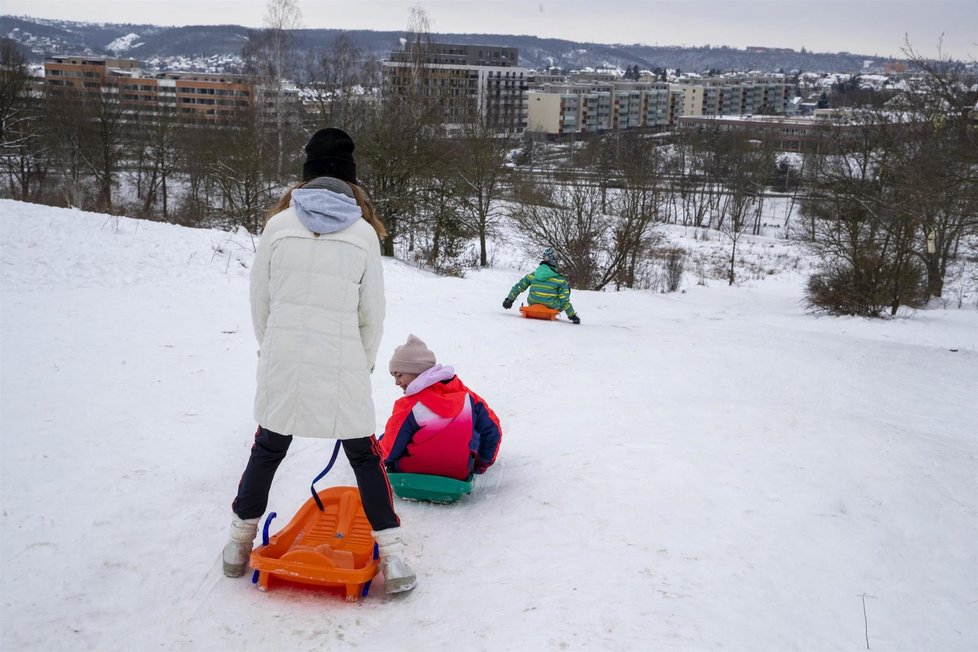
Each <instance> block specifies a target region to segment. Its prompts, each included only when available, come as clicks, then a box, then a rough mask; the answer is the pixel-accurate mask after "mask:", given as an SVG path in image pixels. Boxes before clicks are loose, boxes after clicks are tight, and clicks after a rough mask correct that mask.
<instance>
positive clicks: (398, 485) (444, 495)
mask: <svg viewBox="0 0 978 652" xmlns="http://www.w3.org/2000/svg"><path fill="white" fill-rule="evenodd" d="M387 477H388V478H390V481H391V487H393V489H394V493H396V494H397V495H398V496H400V497H401V498H404V499H406V500H426V501H428V502H430V503H454V502H456V501H458V499H459V498H461V497H462V496H463V495H464V494H468V493H472V476H469V479H468V480H456V479H455V478H445V477H443V476H440V475H426V474H424V473H388V474H387Z"/></svg>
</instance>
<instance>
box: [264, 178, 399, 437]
mask: <svg viewBox="0 0 978 652" xmlns="http://www.w3.org/2000/svg"><path fill="white" fill-rule="evenodd" d="M251 316H252V322H253V324H254V327H255V336H256V337H257V338H258V343H259V346H260V351H259V358H258V388H257V392H256V395H255V419H256V420H257V422H258V423H259V424H260V425H262V426H264V427H265V428H268V429H269V430H272V431H273V432H277V433H280V434H283V435H299V436H303V437H328V438H336V439H350V438H353V437H366V436H369V435H371V434H373V433H374V427H375V425H376V417H375V414H374V404H373V397H372V396H371V386H370V373H371V372H372V371H373V367H374V362H375V360H376V358H377V349H378V347H379V345H380V338H381V334H382V332H383V323H384V277H383V270H382V268H381V263H380V243H379V241H378V238H377V233H376V232H375V231H374V229H373V227H371V226H370V225H369V224H368V223H367V222H366V221H365V220H363V219H362V214H361V211H360V208H359V206H357V204H356V201H355V200H354V199H353V198H352V197H347V196H346V195H343V194H340V193H337V192H333V191H331V190H327V189H314V190H309V189H305V188H300V189H297V190H295V191H294V192H293V193H292V205H291V206H290V207H289V208H288V209H286V210H284V211H282V212H281V213H278V214H277V215H275V216H273V217H272V218H271V219H270V220H269V221H268V224H267V225H266V226H265V231H264V233H263V234H262V239H261V243H260V244H259V246H258V252H257V254H256V256H255V263H254V267H253V268H252V270H251Z"/></svg>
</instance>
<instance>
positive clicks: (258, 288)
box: [224, 128, 416, 593]
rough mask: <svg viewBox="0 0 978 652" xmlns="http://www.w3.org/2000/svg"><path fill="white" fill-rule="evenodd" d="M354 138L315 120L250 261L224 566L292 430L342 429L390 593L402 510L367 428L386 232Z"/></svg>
mask: <svg viewBox="0 0 978 652" xmlns="http://www.w3.org/2000/svg"><path fill="white" fill-rule="evenodd" d="M353 150H354V144H353V141H352V140H351V139H350V137H349V136H348V135H347V134H346V133H345V132H343V131H341V130H339V129H332V128H330V129H321V130H320V131H318V132H316V133H315V134H314V135H313V137H312V139H310V141H309V143H308V144H307V145H306V148H305V151H306V161H305V164H304V165H303V170H302V171H303V175H302V176H303V182H302V183H300V184H299V185H298V186H296V187H295V188H293V189H291V190H290V191H288V192H286V193H285V195H284V196H283V197H282V199H281V200H280V201H279V204H278V205H277V206H276V207H275V208H273V209H272V211H271V217H270V218H269V220H268V222H267V223H266V225H265V229H264V231H263V233H262V239H261V243H260V244H259V246H258V252H257V254H256V256H255V262H254V266H253V267H252V271H251V314H252V322H253V325H254V328H255V336H256V337H257V338H258V344H259V347H260V349H259V358H258V388H257V392H256V396H255V419H256V421H257V422H258V423H259V424H260V425H259V427H258V432H257V433H256V434H255V443H254V445H253V446H252V448H251V456H250V458H249V460H248V465H247V467H246V468H245V472H244V474H243V475H242V477H241V481H240V483H239V485H238V493H237V496H236V497H235V499H234V502H233V503H232V506H231V508H232V511H233V515H232V521H231V536H230V541H229V542H228V544H227V545H226V546H225V548H224V573H225V575H227V576H229V577H240V576H241V575H243V574H244V571H245V566H246V564H247V562H248V558H249V556H250V554H251V550H252V545H253V542H254V538H255V535H256V534H257V529H258V521H259V518H260V517H261V515H262V514H263V513H264V512H265V509H266V507H267V506H268V492H269V490H270V488H271V483H272V479H273V477H274V475H275V471H276V469H277V468H278V465H279V464H280V463H281V461H282V459H284V458H285V454H286V452H287V451H288V448H289V445H290V444H291V442H292V436H293V435H298V436H300V437H327V438H331V439H340V440H342V442H343V450H344V452H345V453H346V456H347V458H348V459H349V460H350V464H351V466H352V467H353V471H354V473H355V474H356V478H357V485H358V486H359V489H360V497H361V500H362V503H363V509H364V512H365V513H366V515H367V518H368V520H369V521H370V524H371V526H372V528H373V530H374V533H373V534H374V538H375V539H376V540H377V544H378V548H379V551H380V558H381V572H382V573H383V574H384V585H385V590H386V591H387V592H389V593H393V592H398V591H407V590H409V589H411V588H413V587H414V585H415V582H416V578H415V574H414V572H413V571H412V570H411V569H410V568H409V567H408V566H407V564H406V563H404V561H403V560H402V558H401V556H402V549H403V545H402V543H401V536H400V520H399V519H398V517H397V514H396V513H395V512H394V506H393V493H392V491H391V487H390V482H389V480H388V479H387V473H386V471H385V469H384V465H383V461H382V457H381V455H380V448H379V445H378V443H377V440H376V438H375V437H374V426H375V424H376V418H375V414H374V404H373V398H372V395H371V384H370V374H371V372H372V371H373V368H374V362H375V360H376V358H377V349H378V348H379V345H380V338H381V334H382V332H383V322H384V278H383V270H382V268H381V262H380V238H382V237H384V236H386V235H387V231H386V230H385V229H384V226H383V225H382V224H381V223H380V221H379V220H378V219H377V218H376V216H375V215H374V212H373V208H372V206H371V205H370V202H369V201H368V200H367V197H366V194H365V193H364V192H363V190H362V189H361V188H360V187H359V186H358V185H357V183H356V162H355V161H354V158H353Z"/></svg>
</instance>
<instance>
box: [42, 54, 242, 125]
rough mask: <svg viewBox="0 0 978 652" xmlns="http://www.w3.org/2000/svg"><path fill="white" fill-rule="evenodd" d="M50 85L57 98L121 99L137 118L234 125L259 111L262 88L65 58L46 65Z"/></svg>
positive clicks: (104, 60) (226, 77)
mask: <svg viewBox="0 0 978 652" xmlns="http://www.w3.org/2000/svg"><path fill="white" fill-rule="evenodd" d="M44 83H45V86H47V87H48V88H49V89H52V90H53V92H54V93H55V94H59V93H71V92H78V91H82V90H86V91H94V90H100V91H101V92H106V93H114V94H117V96H118V98H119V99H120V100H121V101H123V102H125V103H127V105H128V107H129V108H130V109H131V110H132V111H135V112H137V113H154V112H161V111H172V112H175V113H177V114H179V115H183V116H186V117H193V118H201V119H204V120H229V119H232V118H233V117H234V116H236V115H239V114H241V113H242V112H247V111H250V110H251V109H252V108H254V102H255V95H256V84H255V80H254V79H253V78H251V77H248V76H246V75H234V74H229V73H199V72H161V73H152V74H149V73H145V72H143V71H142V70H141V69H140V67H139V61H138V60H136V59H113V58H108V57H80V56H64V57H49V58H47V59H45V61H44Z"/></svg>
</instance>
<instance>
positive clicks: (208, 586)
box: [0, 200, 978, 651]
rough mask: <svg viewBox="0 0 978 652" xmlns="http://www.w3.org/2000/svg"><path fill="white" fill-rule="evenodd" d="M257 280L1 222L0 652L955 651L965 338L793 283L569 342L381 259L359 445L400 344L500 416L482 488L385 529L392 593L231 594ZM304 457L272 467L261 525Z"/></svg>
mask: <svg viewBox="0 0 978 652" xmlns="http://www.w3.org/2000/svg"><path fill="white" fill-rule="evenodd" d="M252 256H253V243H252V241H251V239H250V237H249V236H247V234H244V233H238V234H226V233H222V232H217V231H204V230H192V229H185V228H180V227H175V226H169V225H162V224H157V223H150V222H141V221H135V220H129V219H125V218H123V219H117V218H110V217H107V216H103V215H95V214H90V213H82V212H78V211H69V210H64V209H54V208H48V207H41V206H35V205H29V204H21V203H17V202H12V201H6V200H2V201H0V343H2V348H0V364H2V367H0V372H2V373H0V435H2V440H0V472H2V475H0V480H2V487H0V489H2V492H0V494H2V498H0V500H2V521H0V526H2V530H0V534H2V541H0V546H2V547H0V561H2V566H0V582H2V585H0V586H2V600H0V605H2V614H0V615H2V617H0V648H2V649H3V650H5V651H8V650H9V651H13V650H152V649H163V650H236V651H237V650H323V649H330V650H344V649H353V648H358V649H368V650H418V649H436V650H544V649H546V650H549V649H588V650H625V649H628V650H635V649H643V650H644V649H677V650H701V649H728V650H860V649H865V645H866V638H867V635H868V639H869V643H870V644H871V648H872V649H873V650H934V651H945V650H974V649H976V647H978V618H976V612H978V595H976V593H978V513H976V503H978V485H976V477H978V474H976V470H978V464H976V458H978V413H976V407H975V398H974V397H975V396H976V389H978V311H975V310H974V309H973V308H972V309H970V310H968V309H965V310H930V311H922V312H917V313H915V314H913V315H912V316H910V317H906V318H901V319H897V320H892V321H869V320H863V319H831V318H825V317H822V318H817V317H813V316H810V315H807V314H805V313H804V312H803V311H802V309H801V307H800V305H799V301H798V299H799V297H800V293H801V287H802V285H803V277H801V276H800V275H798V276H795V275H792V274H790V273H784V274H781V275H776V276H772V277H770V278H768V279H767V280H764V281H759V282H754V283H750V284H748V285H747V286H745V287H734V288H727V287H725V286H722V285H720V284H715V285H714V286H707V287H702V286H698V285H695V284H692V283H691V284H688V285H687V291H686V293H684V294H671V295H657V294H651V293H645V292H622V293H595V292H583V291H575V292H574V294H573V297H572V298H573V300H574V304H575V307H576V308H577V310H578V312H579V313H580V314H581V316H582V319H583V324H582V325H581V326H573V325H571V324H569V323H567V322H566V321H562V322H557V323H544V322H534V321H529V320H523V319H520V318H518V317H517V313H516V312H515V310H513V311H504V310H503V309H502V308H501V306H500V302H501V301H502V298H503V297H504V296H505V294H506V292H507V291H508V290H509V287H510V286H511V285H512V284H513V283H514V282H515V281H516V280H517V279H518V278H519V276H520V275H521V274H522V273H525V271H527V270H525V269H495V270H491V271H485V272H478V273H473V274H471V275H470V277H469V278H468V279H451V278H439V277H436V276H433V275H431V274H428V273H425V272H421V271H418V270H416V269H414V268H412V267H410V266H408V265H405V264H403V263H401V262H397V261H385V275H386V282H387V296H388V319H387V323H386V330H385V335H384V341H383V344H382V346H381V359H380V360H379V362H378V369H379V371H378V373H377V374H375V376H374V393H375V400H376V404H377V406H378V414H377V428H378V430H380V429H382V427H383V424H384V422H385V421H386V418H387V416H388V412H387V410H388V409H389V407H390V405H391V404H392V403H393V401H394V400H395V399H396V398H397V397H398V395H399V394H398V391H397V388H396V387H395V386H394V384H393V382H392V380H391V379H390V377H389V376H387V375H386V374H385V373H383V370H384V369H385V368H386V362H387V359H388V358H389V356H390V354H391V352H392V351H393V348H394V347H395V346H396V345H398V344H400V343H402V342H403V341H404V339H405V338H406V336H407V334H408V333H411V332H413V333H415V334H417V335H419V336H420V337H421V338H422V339H424V340H425V341H426V342H427V343H428V344H429V346H431V348H432V349H433V350H434V351H435V352H436V354H437V355H438V358H439V361H440V362H445V363H449V364H453V365H454V366H455V367H456V369H457V371H458V373H459V375H460V377H461V378H462V379H463V380H464V381H465V382H466V383H467V384H468V385H470V386H471V387H472V388H473V389H474V390H475V391H477V392H479V393H480V394H481V395H482V396H483V397H484V398H485V399H486V400H487V401H488V402H489V403H490V405H491V406H492V407H493V408H494V409H495V411H496V412H497V413H498V415H499V417H500V419H501V420H502V424H503V431H504V439H503V444H502V449H501V452H500V457H499V461H498V463H497V464H496V466H495V467H493V468H492V469H491V470H490V472H489V473H487V474H486V476H483V477H482V478H479V481H478V482H477V485H476V488H475V491H474V493H473V494H472V495H471V496H469V497H467V498H466V499H465V500H463V502H461V503H460V504H457V505H454V506H432V505H426V504H421V503H407V502H398V509H399V513H400V515H401V518H402V521H403V523H404V526H405V529H406V530H407V539H408V540H407V543H408V552H409V559H410V561H411V563H412V565H413V566H414V567H415V568H416V570H417V571H418V575H419V585H418V587H417V589H416V590H415V591H414V592H413V593H411V594H410V595H407V596H400V597H395V598H388V597H386V596H384V595H383V593H381V592H380V591H379V590H375V591H374V592H373V593H372V594H371V595H370V596H369V597H368V598H366V599H365V600H363V601H362V602H361V603H359V604H354V605H350V604H347V603H345V602H343V600H342V598H341V597H338V595H333V594H323V593H320V592H315V591H312V590H309V589H302V588H296V589H289V588H275V587H273V589H272V590H271V591H269V592H268V593H262V592H260V591H258V590H257V589H255V588H254V587H253V586H252V585H251V584H250V583H249V581H248V579H247V578H243V579H241V580H231V579H227V578H224V577H223V576H222V575H221V570H220V563H219V552H220V549H221V548H222V546H223V544H224V542H225V537H226V534H227V525H228V517H229V503H230V500H231V498H232V497H233V493H234V489H235V485H236V483H237V479H238V477H239V475H240V473H241V471H242V469H243V467H244V463H245V461H246V459H247V456H248V448H249V446H250V440H251V436H252V433H253V431H254V427H255V424H254V423H253V421H252V417H251V401H252V392H253V389H254V367H255V350H256V344H255V341H254V336H253V334H252V331H251V325H250V319H249V311H248V299H247V294H248V269H247V268H248V266H249V265H250V262H251V259H252ZM331 450H332V442H330V441H318V440H308V439H296V441H295V442H294V444H293V446H292V450H291V451H290V454H289V456H288V458H286V460H285V462H284V463H283V465H282V467H281V468H280V471H279V474H278V477H277V479H276V483H275V485H274V487H273V490H272V495H271V501H270V510H274V511H277V512H278V513H279V515H280V517H288V516H291V514H292V513H293V512H294V511H295V509H297V508H298V506H299V505H300V504H301V503H302V502H303V501H305V499H306V498H307V497H308V495H309V488H308V487H309V482H310V481H311V479H312V478H313V477H314V476H315V475H316V474H317V473H318V472H319V470H320V469H321V468H322V467H323V466H324V464H325V462H326V460H327V459H328V455H329V453H330V452H331ZM353 483H354V481H353V475H352V472H351V471H350V469H349V466H348V465H347V464H345V463H339V464H338V465H337V468H336V469H335V470H334V471H333V472H332V473H331V474H330V475H329V476H328V477H327V479H326V480H325V481H324V482H323V483H321V484H320V485H317V486H318V487H319V488H322V487H323V486H327V485H328V484H353ZM282 524H284V521H279V522H278V525H279V526H281V525H282ZM376 588H377V589H379V588H380V587H379V586H378V587H376ZM864 594H865V598H864V597H863V595H864ZM864 602H865V612H864V607H863V604H864Z"/></svg>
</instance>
